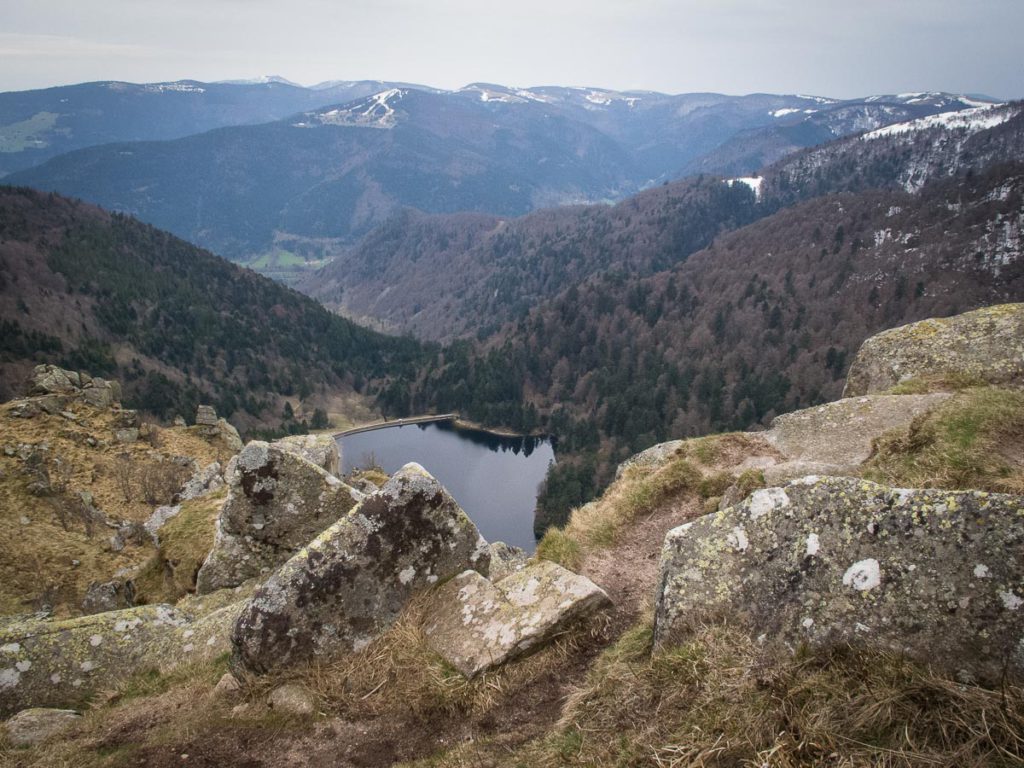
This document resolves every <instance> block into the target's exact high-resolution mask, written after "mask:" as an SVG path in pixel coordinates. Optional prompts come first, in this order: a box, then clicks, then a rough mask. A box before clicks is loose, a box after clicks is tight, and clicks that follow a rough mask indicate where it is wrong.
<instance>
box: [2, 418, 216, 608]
mask: <svg viewBox="0 0 1024 768" xmlns="http://www.w3.org/2000/svg"><path fill="white" fill-rule="evenodd" d="M68 410H69V412H70V413H72V414H73V415H74V417H75V419H74V420H71V419H66V418H64V417H62V416H59V415H57V416H51V415H48V414H45V413H43V414H40V415H38V416H36V417H35V418H32V419H19V418H14V417H13V416H11V415H10V414H9V413H8V408H7V406H0V552H2V557H0V615H3V614H12V613H21V612H25V611H31V610H35V609H36V608H38V607H39V606H40V605H42V604H44V603H45V604H49V605H51V606H52V607H53V608H54V610H55V612H56V614H57V615H58V616H68V615H76V614H77V613H78V612H79V606H80V603H81V600H82V597H83V596H84V594H85V591H86V589H87V588H88V586H89V584H90V583H91V582H93V581H106V580H108V579H110V578H112V576H113V574H114V573H115V572H116V571H118V570H119V569H121V568H133V567H136V566H138V565H141V564H142V563H143V562H145V561H146V559H147V558H149V557H150V556H151V554H152V552H153V549H152V547H151V546H148V545H144V544H143V545H133V544H130V545H129V546H127V547H126V548H125V549H124V550H122V551H121V552H112V551H110V547H109V538H110V536H111V534H112V533H113V531H111V530H110V529H107V528H106V527H105V526H102V525H99V526H94V527H93V529H92V530H91V532H90V530H88V529H87V527H86V526H85V525H84V522H83V521H82V520H80V519H79V518H78V517H76V516H75V515H73V514H72V515H70V516H68V517H67V518H66V519H65V522H66V523H67V528H68V529H67V530H65V526H64V525H62V524H61V519H60V518H61V515H60V514H58V512H59V510H57V509H56V508H55V506H54V505H55V504H58V503H71V502H74V501H75V499H77V497H78V494H79V493H80V492H83V491H87V492H88V493H90V494H91V495H92V498H93V500H94V504H95V505H96V507H98V508H99V509H100V510H101V511H102V512H103V513H104V514H105V515H106V516H107V518H108V519H111V520H115V521H118V520H130V521H137V522H141V521H143V520H145V519H146V518H147V517H149V515H150V514H151V513H152V507H151V506H150V505H149V504H146V503H145V502H144V501H143V498H142V497H143V494H142V492H141V488H140V489H139V493H138V494H136V497H135V498H134V500H133V501H131V502H127V501H126V500H125V498H124V494H123V493H122V492H121V489H120V488H119V487H118V482H117V478H116V477H115V473H114V472H113V471H112V467H113V466H114V465H115V463H116V461H117V459H118V457H119V456H121V455H122V454H127V455H128V456H129V457H130V458H131V460H132V461H133V462H135V463H136V464H137V465H138V466H139V467H143V466H145V465H148V464H149V463H152V462H154V461H155V460H156V458H157V456H158V455H159V456H163V457H165V458H170V457H172V456H175V455H185V456H191V457H193V458H194V459H195V460H196V463H197V464H199V465H200V466H205V464H207V463H209V462H211V461H214V460H216V459H218V458H221V459H223V458H226V457H225V456H223V455H219V454H218V451H219V450H220V449H218V448H215V447H214V446H211V445H210V444H209V443H208V442H206V441H205V440H203V439H202V438H200V437H198V436H197V435H194V434H192V433H191V432H189V431H188V430H187V429H179V428H170V429H160V432H159V438H158V443H159V446H160V447H159V450H158V451H157V452H156V453H155V454H154V453H153V451H154V448H153V447H152V446H151V445H150V444H148V443H146V442H144V441H141V440H140V441H138V442H137V443H133V444H131V445H127V446H125V445H120V444H118V443H117V442H116V441H115V440H114V439H113V413H112V412H111V411H101V410H98V409H95V408H93V407H91V406H89V405H87V404H85V403H83V402H79V401H72V402H71V403H70V404H69V405H68ZM90 437H92V438H94V439H96V440H97V441H98V445H97V446H95V447H91V446H90V445H89V444H88V443H87V442H86V439H87V438H90ZM44 442H45V443H48V444H49V447H50V455H51V456H52V457H55V458H57V457H59V458H60V460H61V462H63V463H64V464H66V465H67V466H69V467H70V469H71V471H70V474H69V477H68V488H67V490H66V492H65V494H64V495H65V496H66V498H67V500H68V501H67V502H65V501H62V500H61V499H44V498H39V497H36V496H33V495H31V494H30V493H28V491H27V487H26V486H27V477H26V476H25V474H24V472H23V470H24V466H25V465H24V462H22V461H21V460H20V459H19V458H17V457H16V456H6V455H5V454H3V452H2V448H3V447H4V446H11V447H13V448H17V446H18V445H19V444H23V443H24V444H39V443H44ZM220 453H221V454H223V453H224V452H223V451H222V450H220ZM22 518H26V519H28V521H29V522H28V523H27V524H25V523H23V522H22ZM75 561H77V563H78V565H74V562H75Z"/></svg>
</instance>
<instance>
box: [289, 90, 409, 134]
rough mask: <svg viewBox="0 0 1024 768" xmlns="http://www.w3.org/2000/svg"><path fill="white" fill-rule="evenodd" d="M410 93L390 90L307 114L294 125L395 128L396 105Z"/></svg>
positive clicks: (300, 126) (305, 126) (301, 126)
mask: <svg viewBox="0 0 1024 768" xmlns="http://www.w3.org/2000/svg"><path fill="white" fill-rule="evenodd" d="M408 93H409V89H406V88H388V89H386V90H383V91H380V92H378V93H375V94H373V95H371V96H367V97H366V98H365V99H358V100H357V101H353V102H350V103H348V104H344V105H342V106H340V107H332V108H330V109H327V110H321V111H319V112H307V113H306V114H305V115H304V117H305V118H307V119H306V120H302V121H300V122H297V123H293V125H294V126H295V127H296V128H310V127H312V126H313V124H314V123H317V124H320V125H341V126H353V127H361V128H385V129H388V128H394V127H395V125H396V124H397V122H398V118H397V112H396V107H395V105H396V104H397V103H398V102H399V101H401V100H402V99H403V98H405V96H407V95H408Z"/></svg>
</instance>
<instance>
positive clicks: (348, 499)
mask: <svg viewBox="0 0 1024 768" xmlns="http://www.w3.org/2000/svg"><path fill="white" fill-rule="evenodd" d="M227 482H228V498H227V501H226V502H225V504H224V507H223V509H222V510H221V512H220V516H219V517H218V519H217V533H216V538H215V540H214V544H213V549H212V551H211V552H210V554H209V556H208V557H207V558H206V562H205V563H203V566H202V568H200V570H199V576H198V578H197V582H196V584H197V588H198V590H199V592H200V593H207V592H212V591H214V590H216V589H221V588H223V587H234V586H238V585H239V584H241V583H242V582H244V581H246V580H248V579H251V578H256V577H260V578H262V577H265V576H267V575H268V574H269V573H270V572H271V571H273V570H274V569H275V568H277V567H278V566H280V565H281V564H282V563H284V562H285V561H286V560H288V559H289V558H290V557H291V556H292V555H294V554H295V553H296V552H298V551H299V549H301V548H302V547H303V546H304V545H305V544H306V543H308V542H309V541H310V540H312V539H313V538H314V537H315V536H316V535H317V534H319V533H320V532H321V531H323V530H324V529H325V528H327V527H328V526H329V525H331V524H332V523H334V522H335V521H337V520H338V519H339V518H340V517H342V516H343V515H345V514H346V513H347V512H348V511H349V510H350V509H352V507H353V506H354V505H355V503H356V502H357V501H358V500H359V499H361V498H362V496H361V494H359V493H358V492H356V491H355V490H353V489H352V488H350V487H349V486H347V485H345V484H344V483H342V482H341V481H340V480H338V479H337V478H336V477H334V476H333V475H330V474H328V473H327V472H325V471H324V470H323V469H321V468H320V467H318V466H316V465H314V464H312V463H311V462H309V461H307V460H306V459H304V458H302V457H301V456H299V455H297V454H296V453H294V452H292V451H290V450H284V449H282V448H281V447H279V446H273V445H270V444H268V443H265V442H260V441H254V442H251V443H249V444H248V445H247V446H246V447H245V448H244V449H243V450H242V452H241V453H239V454H238V456H236V457H235V459H233V460H232V466H231V471H229V472H228V478H227Z"/></svg>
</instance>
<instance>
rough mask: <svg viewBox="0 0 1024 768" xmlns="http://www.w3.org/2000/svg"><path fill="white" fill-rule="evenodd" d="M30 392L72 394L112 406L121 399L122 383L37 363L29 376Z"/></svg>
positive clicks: (97, 405) (101, 406)
mask: <svg viewBox="0 0 1024 768" xmlns="http://www.w3.org/2000/svg"><path fill="white" fill-rule="evenodd" d="M28 394H29V396H41V395H72V396H75V397H80V398H81V399H82V400H84V401H85V402H87V403H89V404H90V405H92V406H94V407H96V408H110V407H111V406H112V405H114V404H115V403H118V402H120V401H121V385H120V384H119V383H118V382H116V381H106V380H104V379H100V378H93V377H92V376H89V375H88V374H85V373H78V372H77V371H66V370H64V369H63V368H58V367H57V366H55V365H37V366H36V367H35V368H34V369H33V371H32V375H31V376H30V377H29V382H28Z"/></svg>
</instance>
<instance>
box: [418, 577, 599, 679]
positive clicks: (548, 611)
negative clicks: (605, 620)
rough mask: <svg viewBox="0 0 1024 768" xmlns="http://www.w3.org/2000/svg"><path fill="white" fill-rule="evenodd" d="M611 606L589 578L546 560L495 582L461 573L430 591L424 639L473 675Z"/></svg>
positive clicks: (510, 658) (464, 673)
mask: <svg viewBox="0 0 1024 768" xmlns="http://www.w3.org/2000/svg"><path fill="white" fill-rule="evenodd" d="M610 604H611V601H610V600H609V599H608V595H606V594H605V592H604V590H602V589H601V588H600V587H598V586H597V585H596V584H594V583H593V582H592V581H590V579H588V578H586V577H585V576H579V575H577V574H575V573H572V572H571V571H567V570H566V569H565V568H562V567H561V566H560V565H557V564H555V563H552V562H550V561H548V560H540V561H538V562H536V563H532V564H531V565H529V566H527V567H526V568H524V569H523V570H520V571H516V572H515V573H513V574H511V575H509V576H506V577H505V578H504V579H502V580H501V581H498V582H497V583H495V582H491V581H489V580H487V579H485V578H484V577H483V576H481V575H480V574H479V573H477V572H476V571H465V572H463V573H460V574H459V575H458V576H456V577H455V578H454V579H452V580H451V581H449V582H448V583H447V584H444V585H442V586H441V587H439V588H438V589H437V591H436V592H435V593H434V594H432V595H431V597H430V604H429V606H428V608H427V615H428V616H429V617H430V619H429V622H428V624H427V626H426V635H427V642H428V643H429V645H430V647H431V648H433V649H434V651H436V652H437V653H439V654H440V655H441V656H443V657H444V658H445V659H446V660H447V661H448V662H449V663H450V664H451V665H452V666H453V667H455V668H456V669H457V670H458V671H459V672H461V673H462V674H463V675H464V676H465V677H468V678H472V677H475V676H476V675H478V674H480V673H481V672H484V671H486V670H488V669H492V668H494V667H497V666H500V665H502V664H504V663H505V662H507V661H510V660H512V659H514V658H516V657H518V656H522V655H523V654H525V653H528V652H529V651H531V650H534V649H536V648H538V647H540V646H541V645H543V644H544V643H545V642H546V641H548V640H550V639H551V638H552V637H553V636H554V635H556V634H557V633H558V632H560V631H562V630H563V629H564V628H565V627H567V626H568V625H569V624H571V623H572V622H574V621H576V620H578V619H582V618H584V617H586V616H589V615H591V614H593V613H594V612H596V611H598V610H600V609H601V608H604V607H607V606H609V605H610Z"/></svg>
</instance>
